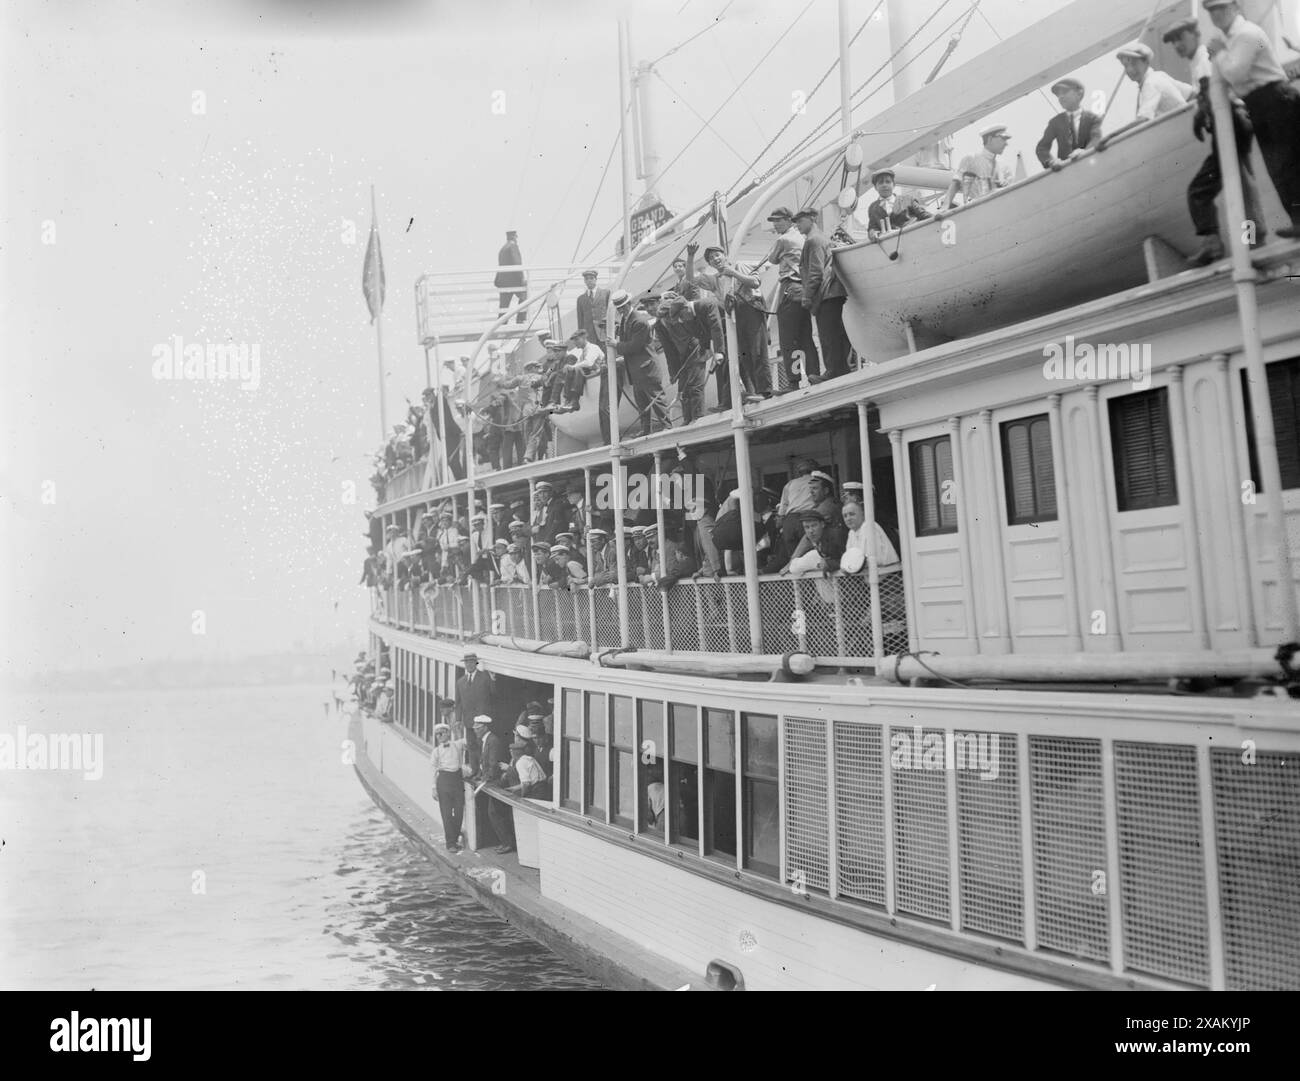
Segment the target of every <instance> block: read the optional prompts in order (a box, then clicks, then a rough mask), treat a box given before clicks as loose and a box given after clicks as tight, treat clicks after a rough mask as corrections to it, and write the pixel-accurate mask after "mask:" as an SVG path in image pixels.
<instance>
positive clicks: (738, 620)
mask: <svg viewBox="0 0 1300 1081" xmlns="http://www.w3.org/2000/svg"><path fill="white" fill-rule="evenodd" d="M722 588H723V590H724V591H725V592H726V595H727V607H728V608H729V609H730V611H731V621H732V625H733V626H734V627H735V629H736V651H737V652H738V653H748V652H750V634H749V604H748V602H747V601H746V599H745V580H744V579H743V578H728V579H726V580H725V581H724V582H723V583H722Z"/></svg>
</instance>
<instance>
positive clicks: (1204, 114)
mask: <svg viewBox="0 0 1300 1081" xmlns="http://www.w3.org/2000/svg"><path fill="white" fill-rule="evenodd" d="M1164 41H1165V43H1166V44H1169V45H1172V46H1173V47H1174V51H1175V52H1177V53H1178V55H1179V56H1181V57H1182V58H1183V59H1184V60H1186V61H1187V62H1188V63H1189V64H1190V65H1191V69H1192V79H1193V81H1194V82H1195V84H1196V86H1197V94H1198V98H1199V103H1200V105H1199V111H1198V112H1197V114H1196V120H1195V122H1194V124H1193V130H1194V131H1195V132H1196V137H1197V138H1198V139H1203V138H1204V132H1205V131H1207V130H1208V131H1209V132H1210V153H1209V156H1208V157H1207V158H1206V159H1205V161H1204V163H1202V165H1201V168H1200V169H1199V170H1198V171H1197V173H1196V175H1195V176H1194V177H1193V178H1192V182H1191V183H1190V184H1189V185H1188V186H1187V209H1188V211H1189V212H1190V213H1191V216H1192V224H1193V225H1195V227H1196V235H1197V236H1199V237H1200V238H1201V250H1200V251H1198V252H1196V254H1194V255H1192V256H1191V257H1190V258H1188V260H1187V262H1188V264H1189V265H1190V266H1208V265H1209V264H1210V263H1213V262H1215V261H1216V260H1219V259H1222V258H1223V254H1224V253H1223V241H1222V240H1221V239H1220V238H1219V213H1218V210H1217V209H1216V207H1215V204H1214V201H1215V199H1216V198H1218V195H1219V192H1220V191H1222V190H1223V177H1222V175H1221V174H1220V172H1219V140H1218V138H1217V137H1216V136H1215V134H1214V116H1213V114H1212V113H1211V111H1210V98H1209V95H1210V76H1211V75H1212V73H1213V71H1214V67H1213V65H1212V64H1211V63H1210V56H1209V53H1208V52H1207V51H1206V48H1205V46H1204V45H1202V44H1201V27H1200V24H1199V23H1198V22H1197V21H1196V20H1195V19H1184V20H1183V21H1182V22H1179V23H1175V24H1174V25H1173V26H1171V27H1170V28H1169V30H1168V31H1167V32H1166V33H1165V36H1164ZM1243 108H1244V106H1242V105H1241V104H1240V102H1234V111H1235V110H1238V109H1243ZM1235 135H1236V142H1237V157H1238V160H1239V161H1240V162H1241V189H1242V195H1243V196H1244V197H1245V202H1246V217H1247V219H1248V220H1250V221H1252V222H1254V223H1255V242H1254V244H1253V245H1252V247H1258V246H1259V245H1260V244H1263V243H1264V238H1265V236H1266V235H1267V228H1266V227H1265V225H1264V213H1263V211H1262V210H1261V209H1260V205H1259V192H1258V190H1257V189H1256V187H1255V178H1254V174H1253V173H1252V171H1251V166H1250V148H1251V142H1252V138H1253V137H1252V135H1251V133H1250V130H1249V126H1248V125H1242V124H1238V125H1237V126H1236V130H1235Z"/></svg>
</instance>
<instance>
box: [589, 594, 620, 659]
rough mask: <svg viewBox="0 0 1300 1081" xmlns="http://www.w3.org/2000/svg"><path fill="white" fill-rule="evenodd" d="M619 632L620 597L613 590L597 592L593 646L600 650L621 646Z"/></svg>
mask: <svg viewBox="0 0 1300 1081" xmlns="http://www.w3.org/2000/svg"><path fill="white" fill-rule="evenodd" d="M622 644H623V642H622V636H621V635H620V634H619V632H618V597H617V595H616V594H615V591H614V590H613V589H598V590H596V640H595V642H593V643H592V645H594V646H596V647H597V648H599V649H615V648H617V647H618V646H621V645H622Z"/></svg>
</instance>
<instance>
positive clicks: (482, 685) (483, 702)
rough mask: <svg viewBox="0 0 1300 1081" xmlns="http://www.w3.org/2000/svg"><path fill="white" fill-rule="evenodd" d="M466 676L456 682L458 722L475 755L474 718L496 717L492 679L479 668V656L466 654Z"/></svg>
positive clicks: (476, 748) (476, 749)
mask: <svg viewBox="0 0 1300 1081" xmlns="http://www.w3.org/2000/svg"><path fill="white" fill-rule="evenodd" d="M464 664H465V674H464V675H463V676H461V677H460V679H458V680H456V721H457V723H458V724H461V725H464V729H465V739H466V741H467V742H473V744H474V750H475V753H477V751H478V741H477V740H476V739H475V738H474V735H473V732H474V718H475V717H479V716H483V715H486V716H488V717H493V718H494V720H493V723H494V724H495V723H496V722H495V717H494V714H493V712H492V699H493V687H492V677H491V676H489V675H488V674H487V673H486V672H484V671H483V670H482V669H481V668H479V666H478V654H477V653H466V654H465V660H464Z"/></svg>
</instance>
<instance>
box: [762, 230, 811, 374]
mask: <svg viewBox="0 0 1300 1081" xmlns="http://www.w3.org/2000/svg"><path fill="white" fill-rule="evenodd" d="M767 220H768V221H769V222H770V223H771V225H772V232H774V233H775V234H776V243H774V244H773V245H772V250H771V251H770V252H768V253H767V257H766V258H765V259H764V260H763V262H761V263H759V264H758V266H756V267H755V268H754V271H755V273H757V272H758V271H759V270H761V269H762V268H763V266H764V264H767V263H770V264H771V265H772V266H774V267H776V268H777V276H778V278H779V280H780V291H779V292H778V294H777V307H776V329H777V336H778V337H779V338H780V341H781V364H782V366H783V367H784V369H785V375H786V390H794V389H796V388H797V387H798V386H799V374H798V372H797V371H796V370H795V368H794V363H795V361H796V360H797V359H798V358H797V357H796V356H795V354H796V353H802V354H803V371H805V372H806V373H807V374H808V375H809V376H812V375H816V374H818V373H819V372H820V371H821V356H820V354H819V353H818V352H817V346H816V344H815V343H814V341H813V333H812V313H811V312H810V311H808V310H807V309H806V308H805V307H804V306H803V279H802V278H801V277H800V276H799V260H800V257H801V256H802V255H803V234H801V233H800V232H799V230H798V229H796V228H795V227H794V217H793V216H792V215H791V213H790V211H789V209H788V208H787V207H783V206H779V207H777V208H776V209H775V210H774V211H772V213H771V214H769V215H768V216H767Z"/></svg>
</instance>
